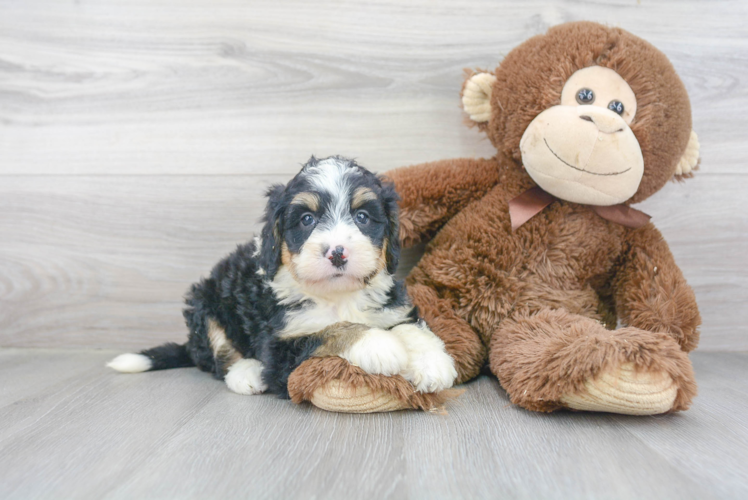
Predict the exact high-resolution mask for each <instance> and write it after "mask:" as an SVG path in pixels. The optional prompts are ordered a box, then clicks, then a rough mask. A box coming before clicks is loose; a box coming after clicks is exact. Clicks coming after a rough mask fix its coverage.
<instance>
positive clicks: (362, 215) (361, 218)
mask: <svg viewBox="0 0 748 500" xmlns="http://www.w3.org/2000/svg"><path fill="white" fill-rule="evenodd" d="M356 222H358V223H359V224H361V225H362V226H365V225H366V224H368V223H369V214H367V213H366V212H364V211H363V210H361V211H360V212H356Z"/></svg>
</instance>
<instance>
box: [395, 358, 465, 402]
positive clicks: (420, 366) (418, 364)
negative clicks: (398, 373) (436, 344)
mask: <svg viewBox="0 0 748 500" xmlns="http://www.w3.org/2000/svg"><path fill="white" fill-rule="evenodd" d="M411 354H412V353H411ZM403 376H404V377H405V379H406V380H408V381H409V382H410V383H411V384H413V385H414V386H415V388H416V390H417V391H418V392H439V391H441V390H444V389H449V388H450V387H452V385H453V384H454V383H455V379H457V370H455V362H454V360H453V359H452V357H451V356H450V355H449V354H447V353H446V352H444V351H442V350H429V351H426V352H424V353H420V354H416V355H415V356H414V357H413V358H412V360H411V362H410V364H409V365H408V368H407V369H406V370H405V372H404V373H403Z"/></svg>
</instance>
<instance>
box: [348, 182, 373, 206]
mask: <svg viewBox="0 0 748 500" xmlns="http://www.w3.org/2000/svg"><path fill="white" fill-rule="evenodd" d="M376 199H377V195H376V194H374V191H372V190H371V189H369V188H367V187H360V188H358V189H356V191H355V192H354V193H353V199H352V200H351V208H358V207H360V206H361V205H363V204H364V203H366V202H367V201H372V200H376Z"/></svg>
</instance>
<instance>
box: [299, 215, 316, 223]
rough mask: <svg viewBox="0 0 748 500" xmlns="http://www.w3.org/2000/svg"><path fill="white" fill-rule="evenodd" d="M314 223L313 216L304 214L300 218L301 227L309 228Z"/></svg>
mask: <svg viewBox="0 0 748 500" xmlns="http://www.w3.org/2000/svg"><path fill="white" fill-rule="evenodd" d="M315 222H316V221H315V220H314V216H313V215H312V214H304V215H302V216H301V225H302V226H311V225H312V224H314V223H315Z"/></svg>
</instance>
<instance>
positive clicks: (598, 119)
mask: <svg viewBox="0 0 748 500" xmlns="http://www.w3.org/2000/svg"><path fill="white" fill-rule="evenodd" d="M577 113H578V114H579V118H581V119H582V120H586V121H588V122H592V123H594V124H595V126H596V127H597V128H598V130H599V131H600V132H602V133H604V134H614V133H616V132H622V131H624V130H626V127H628V125H627V124H626V122H625V121H624V120H623V118H621V116H620V115H619V114H618V113H615V112H613V111H611V110H609V109H605V108H601V107H600V106H591V105H584V106H577Z"/></svg>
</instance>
